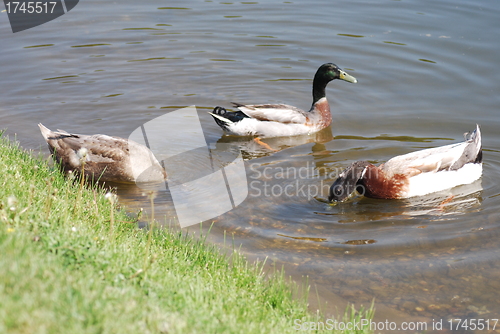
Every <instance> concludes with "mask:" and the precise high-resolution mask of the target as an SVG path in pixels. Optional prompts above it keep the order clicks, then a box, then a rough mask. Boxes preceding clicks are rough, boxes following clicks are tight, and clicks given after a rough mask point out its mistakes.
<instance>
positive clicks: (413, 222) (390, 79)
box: [0, 0, 500, 332]
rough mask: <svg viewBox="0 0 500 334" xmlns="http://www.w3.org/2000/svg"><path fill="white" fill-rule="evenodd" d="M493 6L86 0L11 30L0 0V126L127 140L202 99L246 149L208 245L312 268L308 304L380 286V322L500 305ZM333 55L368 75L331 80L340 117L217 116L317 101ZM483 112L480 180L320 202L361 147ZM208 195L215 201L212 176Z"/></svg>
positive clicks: (301, 270) (123, 195) (466, 124)
mask: <svg viewBox="0 0 500 334" xmlns="http://www.w3.org/2000/svg"><path fill="white" fill-rule="evenodd" d="M498 17H500V3H497V2H493V1H485V0H475V1H472V0H455V1H451V0H446V1H439V2H438V1H417V0H403V1H392V0H387V1H356V0H355V1H336V2H331V1H324V0H323V1H319V0H318V1H307V2H306V1H241V2H231V1H226V2H217V1H168V2H165V1H148V2H141V3H139V2H136V1H129V0H126V1H125V0H123V1H119V2H97V1H91V0H87V1H80V3H79V4H78V5H77V6H76V7H75V8H74V9H73V10H72V11H71V12H69V13H68V14H66V15H64V16H62V17H60V18H58V19H56V20H54V21H51V22H49V23H47V24H44V25H42V26H39V27H36V28H33V29H29V30H26V31H23V32H19V33H16V34H13V33H12V32H11V29H10V26H9V21H8V18H7V15H6V13H5V12H2V13H0V38H1V41H2V48H1V52H0V65H1V68H2V79H1V80H0V88H1V89H0V91H1V93H0V96H1V101H2V103H1V105H0V128H7V134H9V135H14V134H15V135H16V136H17V139H18V140H19V141H20V142H21V145H22V146H24V147H25V148H29V149H34V150H41V151H43V152H44V153H45V154H47V149H46V147H45V143H44V142H43V139H42V137H41V135H40V133H39V132H38V129H37V126H36V124H37V123H38V122H42V123H44V124H45V125H46V126H47V127H49V128H52V129H57V128H59V129H65V130H67V131H70V132H73V133H85V134H93V133H106V134H109V135H115V136H121V137H128V136H129V135H130V134H131V132H132V131H133V130H135V129H136V128H137V127H139V126H140V125H141V124H143V123H145V122H147V121H149V120H152V119H154V118H156V117H159V116H162V115H164V114H165V113H167V112H170V111H174V110H177V109H179V108H182V107H186V106H191V105H195V106H196V107H197V110H198V115H199V118H200V122H201V124H202V127H203V130H204V133H205V137H206V139H207V142H212V143H217V144H219V143H221V144H222V143H223V144H226V145H228V147H229V148H228V149H229V150H235V151H236V152H238V150H242V152H243V156H244V158H245V160H246V162H245V166H246V171H247V180H248V185H249V188H248V197H247V198H246V200H245V201H244V202H243V203H241V204H240V205H239V206H237V207H236V208H235V209H233V210H231V211H229V212H227V213H226V214H223V215H221V216H219V217H216V218H215V219H213V220H211V221H210V222H205V223H204V224H203V229H204V230H205V231H207V229H208V226H209V225H210V223H211V222H212V221H213V222H214V224H213V226H212V228H211V231H210V240H211V241H212V242H215V243H219V244H222V243H223V242H224V239H225V238H226V242H228V241H227V240H230V242H231V243H234V245H236V246H237V247H240V245H241V251H242V252H243V253H245V254H246V255H248V257H249V258H251V259H257V258H259V259H264V258H266V257H267V258H268V262H269V263H271V262H273V263H274V264H275V265H276V267H278V268H281V267H282V266H283V267H284V268H285V270H286V273H287V274H288V275H292V277H293V278H294V279H295V280H297V281H299V282H301V281H302V280H303V277H305V276H307V277H308V283H309V284H311V286H312V288H311V298H310V299H311V303H312V304H313V305H314V306H316V304H317V305H319V306H320V307H321V308H322V310H323V311H324V312H325V313H326V314H332V313H333V314H334V313H336V312H338V311H340V312H342V311H343V309H344V308H345V306H346V305H347V303H355V304H356V305H365V306H367V305H370V303H371V302H372V300H375V305H376V320H377V321H385V320H388V321H393V322H397V323H398V324H400V323H401V322H403V321H406V322H409V321H425V322H428V323H429V326H431V324H432V323H433V321H434V322H435V321H437V320H439V319H442V320H443V321H445V324H446V322H447V321H448V320H449V319H461V320H466V319H485V320H486V319H496V318H498V317H499V314H500V313H499V311H500V303H499V302H498V300H499V299H500V266H499V264H500V247H499V242H498V239H499V237H500V215H499V209H500V206H499V201H500V200H499V199H500V185H499V181H498V180H499V179H500V132H499V131H498V129H499V128H500V120H499V117H498V115H499V112H498V110H497V107H498V106H499V105H500V94H498V92H499V88H500V84H499V79H498V78H499V77H500V76H499V75H498V69H499V68H500V54H499V51H500V43H499V42H498V36H500V23H499V21H498ZM326 62H334V63H336V64H337V65H339V66H340V67H341V68H343V69H344V70H346V71H347V72H349V73H350V74H352V75H354V76H355V77H356V78H357V79H358V83H357V84H355V85H353V84H348V83H346V82H342V81H340V82H339V81H334V82H332V83H330V85H329V86H328V87H327V97H328V99H329V101H330V104H331V109H332V116H333V124H332V126H331V127H329V128H327V129H325V130H323V131H321V132H320V133H317V134H314V135H310V136H297V137H293V138H274V139H264V140H263V141H264V142H265V143H266V144H267V145H269V148H265V147H264V146H262V145H258V144H256V143H255V142H254V141H252V138H238V137H233V136H224V135H223V133H222V131H221V129H220V128H219V127H218V126H217V125H216V124H215V123H214V122H213V120H212V119H211V116H210V115H208V114H207V113H206V111H210V110H211V109H212V108H213V107H214V106H216V105H221V106H224V107H228V108H230V107H231V105H230V102H231V101H234V102H240V103H264V102H266V103H267V102H270V103H273V102H279V103H287V104H291V105H295V106H297V107H301V108H308V107H309V106H310V103H311V85H312V80H311V79H312V76H313V75H314V72H315V71H316V69H317V68H318V67H319V65H321V64H323V63H326ZM476 123H478V124H480V125H481V129H482V134H483V148H484V174H483V177H482V179H481V180H479V181H477V182H475V183H474V184H472V185H467V186H462V187H457V188H455V189H452V190H450V191H446V192H443V193H439V194H434V195H429V196H425V197H423V198H416V199H412V200H401V201H386V200H372V199H366V198H362V197H355V198H353V199H351V200H349V201H348V202H346V203H341V204H338V205H329V204H328V203H326V202H325V199H326V197H327V192H328V187H329V185H330V184H331V183H332V182H333V180H334V179H335V176H336V175H337V173H338V172H339V171H340V170H342V169H343V168H345V167H346V166H348V165H349V164H350V163H351V162H352V161H355V160H370V161H371V162H374V163H381V162H384V161H386V160H388V159H389V158H391V157H393V156H395V155H399V154H404V153H407V152H411V151H414V150H418V149H423V148H428V147H435V146H440V145H446V144H450V143H453V142H458V141H461V140H463V134H464V132H467V131H470V130H472V129H474V127H475V124H476ZM179 131H182V129H179ZM189 136H190V134H189V133H186V138H187V139H188V138H189ZM194 163H195V164H196V161H194ZM200 164H201V162H200ZM179 173H180V174H181V176H182V175H183V173H184V175H185V176H186V177H187V176H189V174H190V169H189V167H186V168H185V170H182V169H181V170H180V171H179ZM118 192H119V195H120V199H121V201H122V203H124V204H126V205H127V206H128V207H129V208H130V210H131V211H134V210H136V209H137V208H140V207H147V205H148V204H147V203H148V199H147V198H146V197H144V196H143V195H142V190H141V189H139V188H137V187H135V186H125V185H121V186H119V187H118ZM205 201H207V202H208V203H212V202H213V203H216V202H217V201H218V198H217V197H215V196H213V195H211V193H210V189H207V190H206V196H205ZM193 210H196V207H194V208H193ZM156 215H157V216H165V218H164V221H165V224H170V225H171V226H176V219H175V211H174V209H173V205H172V200H171V197H170V195H169V193H168V192H167V193H163V194H158V195H157V198H156ZM189 230H190V231H199V230H200V227H199V226H192V227H190V228H189ZM325 303H326V304H325ZM493 322H494V321H493V320H491V322H490V323H493ZM455 325H456V323H455ZM291 326H293V324H291ZM443 327H444V328H445V327H446V326H443ZM490 329H491V328H490ZM496 330H497V331H498V330H500V324H499V325H498V326H496ZM385 331H387V332H389V331H388V330H381V332H385ZM443 331H444V329H443ZM443 331H439V332H443ZM391 332H394V331H391ZM428 332H432V328H431V327H429V328H428ZM458 332H474V330H472V328H468V329H467V328H465V327H462V328H461V329H460V330H459V331H458ZM481 332H484V331H481Z"/></svg>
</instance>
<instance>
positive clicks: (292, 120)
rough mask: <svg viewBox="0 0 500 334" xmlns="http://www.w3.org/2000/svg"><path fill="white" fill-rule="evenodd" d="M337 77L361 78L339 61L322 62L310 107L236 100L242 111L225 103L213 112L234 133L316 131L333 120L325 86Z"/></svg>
mask: <svg viewBox="0 0 500 334" xmlns="http://www.w3.org/2000/svg"><path fill="white" fill-rule="evenodd" d="M334 79H341V80H345V81H347V82H352V83H356V82H357V80H356V78H354V77H353V76H351V75H349V74H347V73H346V72H344V71H343V70H341V69H340V68H339V67H338V66H337V65H335V64H332V63H328V64H323V65H321V66H320V68H319V69H318V71H316V74H315V75H314V80H313V94H312V95H313V103H312V106H311V109H309V111H304V110H301V109H299V108H296V107H293V106H289V105H286V104H254V105H243V104H238V103H233V105H234V106H235V107H236V108H237V109H238V111H235V112H230V111H227V110H226V109H224V108H222V107H215V109H214V110H213V111H212V112H211V113H210V114H211V115H212V116H213V118H214V120H215V122H216V123H217V124H218V125H219V126H220V127H221V128H222V129H224V130H226V131H227V132H229V133H231V134H234V135H240V136H248V135H257V136H261V137H281V136H293V135H301V134H310V133H314V132H317V131H319V130H321V129H324V128H326V127H327V126H329V125H330V123H331V122H332V115H331V114H330V105H329V104H328V101H327V100H326V95H325V88H326V85H327V84H328V83H329V82H330V81H332V80H334Z"/></svg>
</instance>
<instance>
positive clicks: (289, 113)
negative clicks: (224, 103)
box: [233, 103, 307, 124]
mask: <svg viewBox="0 0 500 334" xmlns="http://www.w3.org/2000/svg"><path fill="white" fill-rule="evenodd" d="M233 105H234V106H235V107H236V108H238V109H239V110H240V111H241V112H242V113H244V114H245V115H247V116H248V117H251V118H255V119H257V120H259V121H270V122H279V123H285V124H288V123H291V124H304V123H306V121H307V117H306V116H305V112H304V111H303V110H302V109H299V108H296V107H294V106H290V105H287V104H254V105H243V104H238V103H233Z"/></svg>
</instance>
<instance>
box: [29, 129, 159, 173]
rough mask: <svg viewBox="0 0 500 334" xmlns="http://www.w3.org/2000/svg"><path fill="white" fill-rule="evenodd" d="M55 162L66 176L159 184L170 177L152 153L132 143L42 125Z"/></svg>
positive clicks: (116, 138) (120, 139)
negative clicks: (53, 129) (68, 174)
mask: <svg viewBox="0 0 500 334" xmlns="http://www.w3.org/2000/svg"><path fill="white" fill-rule="evenodd" d="M38 126H39V127H40V131H41V132H42V136H43V137H44V138H45V141H47V144H48V145H49V150H50V152H51V153H52V155H53V157H54V159H55V160H56V161H57V162H58V163H59V164H60V165H61V167H62V169H63V170H64V171H66V172H74V173H76V174H79V173H80V172H81V171H82V170H83V171H84V174H85V176H86V177H87V178H90V179H91V180H100V181H114V182H137V181H140V182H159V181H163V180H165V178H166V176H167V174H166V173H165V169H163V168H162V166H161V165H160V163H159V162H158V160H157V159H156V158H155V156H154V155H153V153H152V152H151V150H149V149H148V148H147V147H146V146H144V145H141V144H138V143H136V142H134V141H132V140H128V139H124V138H120V137H111V136H107V135H101V134H96V135H90V136H89V135H77V134H71V133H68V132H66V131H63V130H58V131H51V130H49V129H48V128H46V127H45V126H43V125H42V124H38Z"/></svg>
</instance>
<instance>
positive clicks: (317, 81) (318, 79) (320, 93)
mask: <svg viewBox="0 0 500 334" xmlns="http://www.w3.org/2000/svg"><path fill="white" fill-rule="evenodd" d="M330 81H331V80H327V79H325V78H324V77H322V76H321V75H319V74H318V73H316V75H315V76H314V80H313V103H312V104H313V106H314V104H315V103H316V102H318V101H319V100H321V99H322V98H324V97H326V93H325V89H326V85H328V83H329V82H330Z"/></svg>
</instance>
